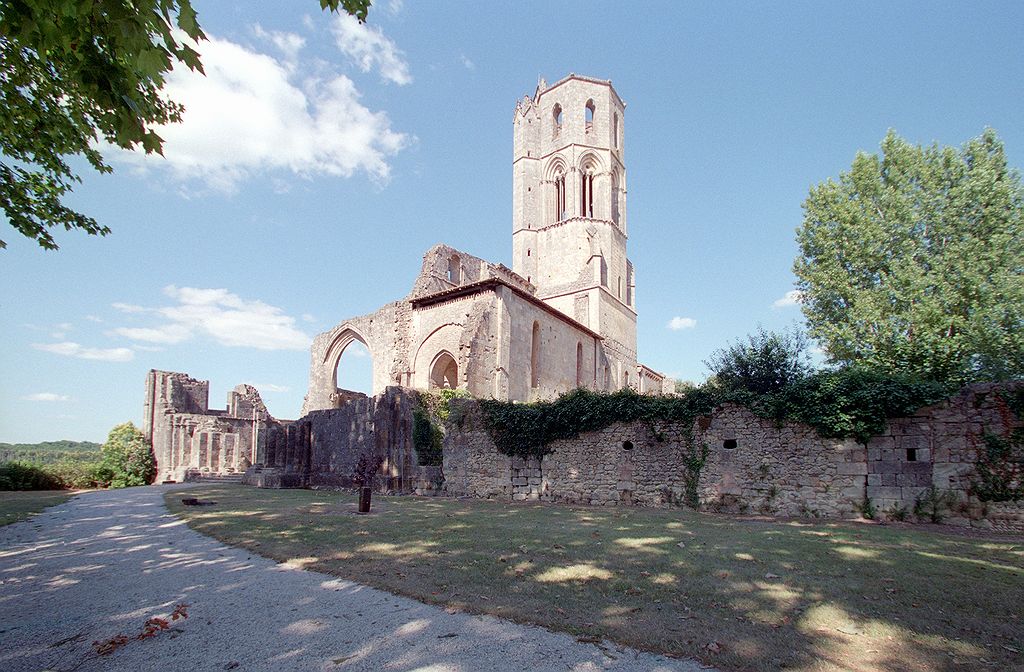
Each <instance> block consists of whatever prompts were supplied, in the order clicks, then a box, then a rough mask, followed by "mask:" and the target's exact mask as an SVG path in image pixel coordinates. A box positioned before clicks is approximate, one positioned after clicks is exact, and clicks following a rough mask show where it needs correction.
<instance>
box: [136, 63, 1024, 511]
mask: <svg viewBox="0 0 1024 672" xmlns="http://www.w3.org/2000/svg"><path fill="white" fill-rule="evenodd" d="M625 109H626V106H625V103H624V102H623V101H622V100H621V98H620V97H619V96H618V94H617V93H616V91H615V89H614V88H613V87H612V85H611V82H609V81H603V80H598V79H592V78H589V77H581V76H579V75H569V76H568V77H565V78H563V79H561V80H559V81H558V82H555V83H554V84H551V85H548V84H546V83H545V82H544V81H543V80H541V82H540V83H539V84H538V86H537V89H536V90H535V92H534V94H533V95H532V96H525V97H524V98H523V99H522V100H520V101H519V102H518V103H517V104H516V107H515V112H514V116H513V161H512V169H513V218H512V220H513V221H512V268H511V269H510V268H507V267H506V266H504V265H502V264H497V263H492V262H488V261H486V260H484V259H482V258H479V257H476V256H473V255H470V254H468V253H466V252H463V251H460V250H458V249H456V248H453V247H449V246H447V245H443V244H439V245H435V246H434V247H433V248H431V249H430V250H428V251H427V253H426V254H425V255H424V257H423V265H422V267H421V270H420V273H419V275H418V276H417V278H416V280H415V282H414V283H413V286H412V289H411V291H410V292H409V294H408V295H407V296H406V297H405V298H403V299H401V300H398V301H395V302H392V303H389V304H387V305H385V306H383V307H381V308H380V309H379V310H377V311H376V312H374V313H372V314H370V315H364V316H361V317H353V318H348V319H345V320H342V321H341V322H339V323H338V324H337V325H336V326H335V327H333V328H332V329H330V330H328V331H326V332H324V333H321V334H319V335H318V336H316V338H315V339H314V341H313V345H312V351H311V357H310V370H309V388H308V392H307V395H306V398H305V401H304V404H303V408H302V417H300V418H299V419H298V420H294V421H283V420H277V419H275V418H273V417H272V416H271V415H270V414H269V413H268V412H267V409H266V406H265V405H264V404H263V402H262V400H261V399H260V397H259V394H258V392H257V391H256V390H255V389H254V388H252V387H250V386H245V385H242V386H239V387H237V388H235V389H234V390H233V391H232V392H231V393H229V395H228V400H227V405H226V407H225V408H224V409H223V410H220V409H216V410H210V409H209V403H208V402H209V399H208V396H209V395H208V389H209V386H208V383H206V382H204V381H199V380H195V379H192V378H190V377H189V376H187V375H185V374H181V373H170V372H162V371H151V372H150V373H149V376H148V377H147V381H146V401H145V413H144V415H145V420H144V432H145V434H146V436H147V438H148V439H150V441H151V442H152V445H153V449H154V452H155V454H156V458H157V463H158V469H159V475H158V480H173V481H180V480H186V479H189V478H194V477H196V476H200V475H204V474H241V473H242V472H246V481H247V482H249V483H251V484H254V485H259V486H265V487H304V486H346V485H351V474H352V467H353V465H354V464H355V462H356V460H357V459H358V456H359V455H360V454H362V453H365V452H370V451H372V452H377V453H379V454H381V455H384V456H385V457H386V461H385V464H384V467H383V469H382V473H381V479H380V480H381V486H382V487H383V488H384V489H386V490H392V491H399V492H418V493H434V494H438V493H442V494H453V495H471V496H478V497H502V498H508V499H532V500H545V501H566V502H574V503H586V504H601V505H608V504H614V505H623V504H625V505H646V506H664V505H674V504H677V503H679V502H680V501H681V496H682V489H683V487H684V484H683V472H684V461H685V455H684V453H683V444H684V437H686V438H689V437H693V438H695V439H696V440H697V441H698V442H699V443H701V444H702V445H707V446H708V447H709V451H710V452H709V455H708V460H707V466H706V468H705V471H704V473H703V475H702V476H701V482H700V486H699V492H698V495H699V499H700V501H701V502H702V503H704V504H708V505H713V506H715V507H717V508H721V509H725V510H734V511H753V512H758V513H764V514H771V515H774V514H782V515H818V516H825V517H837V516H844V515H850V514H851V513H852V512H854V511H855V510H857V507H858V505H859V504H860V503H861V502H862V501H864V500H865V499H871V500H873V501H874V502H875V503H876V504H877V505H878V506H879V507H892V508H899V507H903V508H906V507H909V506H913V504H914V502H915V501H916V500H917V498H919V497H920V496H921V493H922V492H925V491H926V490H928V489H929V488H930V487H932V486H934V487H937V488H943V489H946V490H949V491H952V492H956V493H959V494H960V495H962V498H963V499H964V501H966V500H967V499H968V497H967V491H968V487H969V482H970V478H971V476H972V474H973V473H974V469H975V463H976V462H977V460H978V459H979V455H980V454H981V449H980V448H979V446H980V437H981V436H982V433H983V432H990V431H991V432H1000V433H1008V432H1010V431H1013V430H1015V429H1017V428H1018V427H1019V426H1020V425H1021V422H1020V421H1019V420H1014V419H1013V418H1010V417H1009V416H1007V415H1006V414H1005V413H1004V412H1002V409H1001V407H1000V406H999V403H998V401H997V400H998V398H999V397H998V395H996V394H993V389H990V388H981V387H979V388H972V389H968V390H964V391H963V392H962V393H961V394H960V395H959V396H957V397H954V398H952V399H950V400H949V401H947V402H945V403H943V404H938V405H935V406H932V407H928V408H925V409H921V410H920V411H919V412H918V413H917V414H915V415H914V416H913V417H910V418H897V419H892V420H890V422H889V425H888V427H887V428H886V430H885V432H884V433H883V434H881V435H879V436H877V437H874V438H873V439H871V440H870V441H869V442H867V443H866V444H860V443H857V442H856V441H854V440H853V439H848V440H835V439H825V438H822V437H820V436H818V435H817V433H816V432H815V431H814V430H813V429H812V428H810V427H807V426H803V425H798V424H794V423H785V424H783V425H778V424H776V423H773V422H771V421H767V420H764V419H762V418H758V417H756V416H754V415H753V414H752V413H750V412H749V411H748V410H746V409H743V408H740V407H735V406H731V405H725V406H723V407H720V408H718V409H716V410H715V412H714V413H713V414H712V415H711V416H709V417H701V418H698V420H697V421H696V422H695V423H694V425H693V426H692V427H690V426H686V427H683V426H668V427H664V428H662V430H661V431H660V432H659V434H658V436H657V437H655V436H654V435H653V433H652V431H651V427H650V423H643V422H637V423H629V424H623V423H617V424H615V425H612V426H611V427H609V428H607V429H605V430H602V431H599V432H593V433H589V434H583V435H581V436H580V437H579V438H578V439H573V440H566V441H559V442H556V444H555V445H553V446H552V452H551V453H549V454H548V455H546V456H545V457H544V458H542V459H537V460H521V459H516V458H512V457H509V456H507V455H504V454H501V453H500V451H498V449H497V448H496V446H495V445H494V442H493V441H492V440H491V439H490V438H489V436H488V434H487V432H486V431H485V430H484V428H483V426H482V424H481V421H480V419H479V413H478V412H477V411H476V410H475V407H474V405H475V404H476V402H475V401H474V400H473V399H468V400H464V401H460V402H459V403H460V404H461V405H462V406H463V407H464V408H462V411H461V412H462V413H463V414H464V417H465V418H466V422H465V423H463V424H460V425H459V426H457V427H448V428H447V432H446V434H445V436H444V439H443V451H442V455H441V458H440V459H439V460H435V461H434V462H432V463H429V464H428V463H427V462H428V460H424V459H423V456H421V455H418V454H417V451H416V447H415V445H414V437H413V435H414V416H415V413H416V409H417V408H418V407H419V405H420V398H419V392H421V391H431V390H438V389H456V390H463V391H464V392H465V393H467V394H468V396H471V397H474V398H476V399H498V400H503V401H516V402H530V401H535V400H542V399H551V398H554V397H555V396H557V395H559V394H561V393H564V392H568V391H570V390H573V389H576V388H586V389H589V390H595V391H615V390H621V389H624V388H629V389H632V390H634V391H636V392H638V393H641V394H667V393H671V392H672V389H671V381H670V380H667V379H666V378H665V376H663V375H662V374H660V373H658V372H656V371H654V370H652V369H650V368H649V367H646V366H644V365H642V364H640V363H639V362H638V359H637V332H636V318H637V311H636V273H635V270H634V267H633V264H632V263H631V262H630V260H629V258H628V256H627V250H626V243H627V239H628V226H627V223H628V219H627V214H626V212H627V211H626V194H627V191H626V169H625V163H624V142H625V136H624V118H625ZM357 341H358V342H360V343H362V344H364V345H365V346H366V348H367V349H368V350H369V352H370V354H371V356H372V359H373V384H372V388H373V389H372V396H367V395H364V394H361V393H358V392H353V391H350V390H343V389H340V388H339V387H338V382H337V368H338V363H339V361H340V359H341V357H342V354H343V353H344V352H345V350H346V348H348V347H349V346H350V345H352V343H354V342H357ZM666 437H667V438H666ZM969 513H970V512H967V511H966V510H965V511H963V512H961V514H962V515H960V517H959V518H960V519H962V520H964V521H969V519H971V518H972V517H973V518H974V519H977V518H978V516H976V515H975V514H973V513H971V514H970V515H969ZM975 513H977V512H975ZM982 517H984V518H985V519H986V520H987V521H988V522H989V524H992V521H995V524H997V525H1006V526H1017V527H1021V526H1024V508H1022V507H1021V506H1018V505H1013V504H1008V505H1006V506H1001V507H993V508H992V509H991V510H989V509H986V512H985V514H984V516H982Z"/></svg>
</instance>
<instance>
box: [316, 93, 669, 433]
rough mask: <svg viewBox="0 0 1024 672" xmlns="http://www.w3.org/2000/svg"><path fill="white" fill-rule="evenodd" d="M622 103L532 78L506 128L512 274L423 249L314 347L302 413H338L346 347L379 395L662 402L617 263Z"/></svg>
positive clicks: (622, 264)
mask: <svg viewBox="0 0 1024 672" xmlns="http://www.w3.org/2000/svg"><path fill="white" fill-rule="evenodd" d="M625 109H626V104H625V103H624V102H623V101H622V99H621V98H619V95H618V94H617V93H616V92H615V89H614V88H613V87H612V84H611V82H610V81H605V80H600V79H593V78H590V77H582V76H579V75H575V74H571V75H569V76H568V77H565V78H563V79H561V80H559V81H557V82H555V83H554V84H551V85H550V86H549V85H547V84H546V83H545V82H544V81H543V80H541V82H540V83H539V84H538V86H537V89H536V91H535V93H534V95H533V97H532V98H531V97H529V96H524V97H523V99H522V100H521V101H519V102H518V103H517V105H516V109H515V114H514V118H513V122H512V124H513V156H512V198H513V201H512V203H513V205H512V268H511V269H508V268H507V267H505V266H503V265H502V264H494V263H490V262H488V261H485V260H483V259H480V258H478V257H475V256H473V255H470V254H467V253H465V252H462V251H460V250H457V249H455V248H452V247H448V246H446V245H437V246H435V247H433V248H432V249H430V250H429V251H428V252H427V254H426V255H425V256H424V259H423V267H422V270H421V271H420V274H419V276H418V277H417V278H416V281H415V283H414V285H413V288H412V291H411V292H410V294H409V295H408V296H406V297H405V298H404V299H402V300H400V301H396V302H394V303H390V304H388V305H386V306H384V307H382V308H381V309H380V310H378V311H377V312H375V313H373V314H371V315H365V316H363V317H356V318H351V319H347V320H343V321H342V322H340V323H339V324H338V325H337V326H335V327H334V328H332V329H331V330H329V331H326V332H324V333H322V334H319V335H318V336H317V337H316V339H315V340H314V342H313V348H312V361H311V363H310V371H309V392H308V395H307V397H306V400H305V405H304V407H303V414H305V413H306V412H309V411H314V410H320V409H326V408H336V407H337V406H338V405H340V404H342V403H345V401H346V400H347V399H348V398H350V397H351V393H349V392H346V391H344V390H339V389H338V384H337V368H338V362H339V360H340V359H341V356H342V353H344V351H345V348H347V347H348V346H349V345H351V344H352V342H353V341H359V342H361V343H362V344H364V345H365V346H366V348H367V349H368V350H369V351H370V354H371V356H372V358H373V394H375V395H376V394H380V393H381V392H383V391H384V389H385V388H386V387H387V386H390V385H398V386H403V387H411V388H416V389H423V390H425V389H433V388H446V387H449V388H459V389H464V390H466V391H468V392H469V393H470V394H472V395H473V396H475V397H484V398H495V399H501V400H514V401H534V400H537V399H545V398H552V397H554V396H557V395H558V394H560V393H562V392H567V391H569V390H571V389H574V388H577V387H585V388H589V389H592V390H616V389H620V388H625V387H630V388H632V389H634V390H636V391H638V392H641V393H661V392H662V390H663V387H664V385H665V377H664V376H663V375H661V374H660V373H657V372H655V371H653V370H651V369H649V368H648V367H646V366H643V365H642V364H639V363H638V362H637V339H636V315H637V313H636V275H635V272H634V269H633V264H632V263H631V262H630V260H629V258H628V256H627V254H626V241H627V239H628V218H627V216H626V166H625V163H624V161H623V155H624V133H623V129H624V123H623V121H624V117H625Z"/></svg>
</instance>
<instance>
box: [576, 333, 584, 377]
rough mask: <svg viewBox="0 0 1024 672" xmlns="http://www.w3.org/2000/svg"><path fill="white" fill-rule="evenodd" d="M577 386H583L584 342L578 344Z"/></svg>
mask: <svg viewBox="0 0 1024 672" xmlns="http://www.w3.org/2000/svg"><path fill="white" fill-rule="evenodd" d="M576 387H583V344H582V343H577V344H576Z"/></svg>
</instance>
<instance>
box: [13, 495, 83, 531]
mask: <svg viewBox="0 0 1024 672" xmlns="http://www.w3.org/2000/svg"><path fill="white" fill-rule="evenodd" d="M74 495H75V493H74V492H69V491H67V490H24V491H16V492H10V491H0V526H3V525H10V524H11V523H16V522H18V521H19V520H24V519H26V518H28V517H29V516H31V515H32V514H33V513H38V512H40V511H42V510H43V509H45V508H47V507H50V506H54V505H56V504H60V503H62V502H66V501H67V500H69V499H71V498H72V497H73V496H74Z"/></svg>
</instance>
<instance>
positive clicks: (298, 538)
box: [167, 486, 1024, 671]
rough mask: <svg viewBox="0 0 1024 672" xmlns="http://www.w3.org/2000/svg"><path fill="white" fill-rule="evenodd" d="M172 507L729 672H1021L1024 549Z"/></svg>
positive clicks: (356, 573) (511, 511) (387, 508)
mask: <svg viewBox="0 0 1024 672" xmlns="http://www.w3.org/2000/svg"><path fill="white" fill-rule="evenodd" d="M183 495H184V496H193V497H194V496H198V497H201V498H203V499H212V500H215V501H216V502H217V504H216V505H215V506H211V507H201V508H191V507H184V506H182V505H181V501H180V498H181V496H183ZM167 502H168V505H169V506H170V508H171V510H172V511H174V512H175V513H177V514H178V515H181V516H183V517H184V518H185V519H186V520H187V521H188V524H189V525H190V526H192V527H193V528H194V529H196V530H198V531H200V532H203V533H206V534H209V535H211V536H213V537H215V538H217V539H220V540H222V541H225V542H227V543H230V544H234V545H238V546H242V547H245V548H248V549H251V550H253V551H255V552H257V553H259V554H261V555H264V556H267V557H270V558H273V559H275V560H279V561H282V562H289V563H292V564H294V565H297V566H301V567H305V568H309V569H315V570H317V571H321V572H326V573H329V574H334V575H337V576H342V577H345V578H349V579H352V580H354V581H358V582H360V583H364V584H368V585H372V586H375V587H378V588H382V589H385V590H389V591H392V592H395V593H400V594H403V595H408V596H411V597H414V598H417V599H420V600H423V601H425V602H432V603H437V604H444V605H449V606H450V607H453V608H456V609H462V610H467V611H472V612H479V613H487V614H493V615H496V616H501V617H505V618H510V619H513V620H516V621H520V622H528V623H536V624H540V625H544V626H547V627H550V628H553V629H557V630H563V631H567V632H570V633H572V634H574V635H576V636H578V637H582V638H588V639H589V638H594V639H598V638H608V639H611V640H614V641H617V642H621V643H624V644H628V645H631V646H635V647H638V648H641V649H647V650H651V651H657V652H662V653H665V654H669V655H675V656H686V657H692V658H699V659H700V660H702V661H704V662H706V663H709V664H712V665H715V666H717V667H719V668H721V669H725V670H765V671H767V670H779V669H791V670H815V671H818V670H893V671H896V670H900V671H903V670H921V671H924V670H929V671H935V670H940V671H944V670H1000V671H1002V670H1014V669H1016V670H1019V669H1024V667H1022V660H1024V658H1022V654H1021V651H1024V642H1022V641H1021V640H1022V639H1024V634H1022V632H1024V622H1022V618H1021V616H1022V610H1024V599H1022V598H1024V542H1022V541H1021V540H1020V539H1008V538H992V539H983V538H976V537H967V536H953V535H948V534H942V533H935V532H928V531H921V530H912V529H906V528H895V527H883V526H878V525H864V524H856V523H815V524H809V523H797V522H766V521H754V520H741V519H736V518H730V517H724V516H717V515H708V514H699V513H695V512H692V511H688V510H678V509H673V510H653V509H634V508H624V507H623V508H591V507H567V506H557V505H544V504H515V505H509V504H503V503H498V502H489V501H479V500H472V501H467V500H453V499H428V498H415V497H381V496H379V495H375V496H374V501H373V505H374V513H372V514H371V515H368V516H357V515H354V508H355V497H354V495H351V494H348V493H341V492H330V491H308V490H257V489H253V488H246V487H240V486H220V487H207V488H203V489H190V490H188V491H187V494H186V493H169V494H168V495H167Z"/></svg>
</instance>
